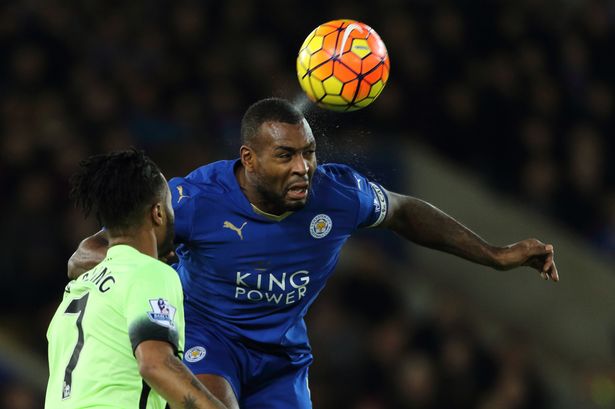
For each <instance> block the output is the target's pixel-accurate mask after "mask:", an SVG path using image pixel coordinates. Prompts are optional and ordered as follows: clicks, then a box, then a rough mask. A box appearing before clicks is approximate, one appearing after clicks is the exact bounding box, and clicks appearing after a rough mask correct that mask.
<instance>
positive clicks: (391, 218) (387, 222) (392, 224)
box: [381, 190, 416, 230]
mask: <svg viewBox="0 0 615 409" xmlns="http://www.w3.org/2000/svg"><path fill="white" fill-rule="evenodd" d="M384 193H385V195H386V197H387V202H388V205H389V208H388V211H387V215H386V217H385V218H384V221H383V222H382V224H381V226H382V227H385V228H388V229H391V230H396V228H397V227H398V226H399V225H400V224H402V223H403V219H404V217H405V213H404V212H403V211H402V209H403V203H404V202H405V201H408V200H416V199H415V198H413V197H411V196H405V195H401V194H399V193H395V192H391V191H389V190H385V192H384Z"/></svg>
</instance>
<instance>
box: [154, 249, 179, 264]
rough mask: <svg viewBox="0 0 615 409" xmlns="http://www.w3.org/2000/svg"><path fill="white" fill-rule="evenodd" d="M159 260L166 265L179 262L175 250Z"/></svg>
mask: <svg viewBox="0 0 615 409" xmlns="http://www.w3.org/2000/svg"><path fill="white" fill-rule="evenodd" d="M158 260H160V261H162V262H163V263H166V264H173V263H175V262H176V261H177V255H176V254H175V252H174V251H173V250H171V251H169V252H168V253H167V254H163V255H160V256H158Z"/></svg>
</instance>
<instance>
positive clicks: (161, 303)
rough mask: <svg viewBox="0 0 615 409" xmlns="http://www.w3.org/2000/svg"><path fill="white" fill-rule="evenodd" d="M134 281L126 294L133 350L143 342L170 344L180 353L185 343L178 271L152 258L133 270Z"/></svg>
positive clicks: (127, 317)
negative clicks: (135, 270)
mask: <svg viewBox="0 0 615 409" xmlns="http://www.w3.org/2000/svg"><path fill="white" fill-rule="evenodd" d="M134 278H135V282H134V284H133V285H132V286H131V287H130V290H129V293H128V294H127V295H126V319H127V323H128V335H129V337H130V343H131V345H132V350H133V352H134V350H135V349H136V348H137V346H138V345H139V344H140V343H141V342H143V341H149V340H156V341H165V342H168V343H169V344H171V346H172V347H173V350H174V351H175V353H176V354H178V356H179V355H181V353H182V351H183V343H184V307H183V293H182V287H181V283H180V281H179V277H178V276H177V273H176V272H175V271H174V270H173V269H172V268H171V267H169V266H167V265H166V264H164V263H162V262H159V261H155V262H152V263H149V264H147V265H146V266H145V267H143V270H141V271H138V272H135V277H134Z"/></svg>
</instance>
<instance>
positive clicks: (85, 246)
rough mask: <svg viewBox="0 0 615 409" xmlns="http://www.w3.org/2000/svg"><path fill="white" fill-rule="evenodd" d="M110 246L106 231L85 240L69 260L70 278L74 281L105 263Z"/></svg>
mask: <svg viewBox="0 0 615 409" xmlns="http://www.w3.org/2000/svg"><path fill="white" fill-rule="evenodd" d="M108 244H109V241H108V238H107V233H106V231H105V230H101V231H99V232H98V233H96V234H94V235H92V236H90V237H88V238H86V239H85V240H83V241H82V242H81V243H80V244H79V247H77V250H76V251H75V252H74V253H73V255H72V256H71V257H70V259H68V266H67V270H68V278H70V279H71V280H74V279H76V278H77V277H79V276H80V275H81V274H83V273H85V272H86V271H88V270H91V269H92V268H94V267H95V266H96V265H97V264H98V263H100V262H101V261H103V259H104V258H105V256H106V254H107V246H108Z"/></svg>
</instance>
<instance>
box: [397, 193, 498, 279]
mask: <svg viewBox="0 0 615 409" xmlns="http://www.w3.org/2000/svg"><path fill="white" fill-rule="evenodd" d="M395 195H396V196H397V197H396V198H395V200H396V201H397V207H398V208H397V209H396V211H395V217H394V218H392V219H391V220H388V221H387V227H389V228H390V229H391V230H393V231H395V232H396V233H398V234H400V235H401V236H403V237H405V238H406V239H408V240H410V241H412V242H414V243H417V244H420V245H422V246H425V247H429V248H432V249H436V250H440V251H444V252H447V253H450V254H454V255H456V256H459V257H462V258H464V259H466V260H470V261H472V262H475V263H479V264H482V265H486V266H491V267H495V268H500V265H499V261H498V257H497V255H498V253H499V252H500V250H501V249H500V248H498V247H494V246H492V245H490V244H489V243H487V242H485V241H484V240H483V239H482V238H481V237H479V236H478V235H477V234H476V233H474V232H473V231H472V230H470V229H468V228H467V227H466V226H464V225H463V224H461V223H460V222H458V221H457V220H455V219H454V218H452V217H451V216H449V215H447V214H446V213H444V212H443V211H441V210H439V209H438V208H436V207H434V206H432V205H431V204H429V203H427V202H425V201H423V200H420V199H417V198H414V197H410V196H402V195H397V194H395Z"/></svg>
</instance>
